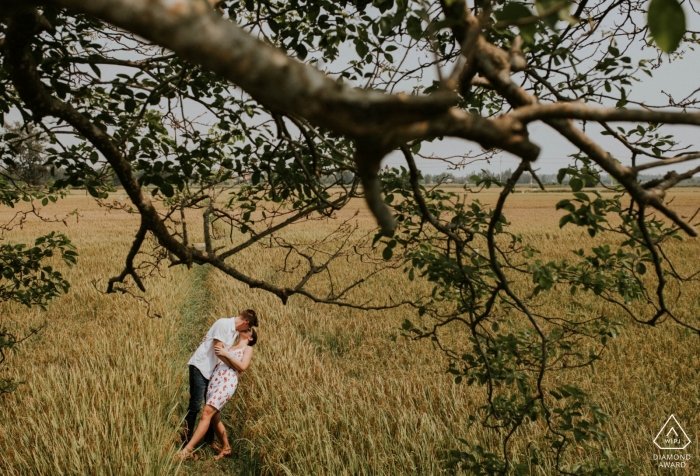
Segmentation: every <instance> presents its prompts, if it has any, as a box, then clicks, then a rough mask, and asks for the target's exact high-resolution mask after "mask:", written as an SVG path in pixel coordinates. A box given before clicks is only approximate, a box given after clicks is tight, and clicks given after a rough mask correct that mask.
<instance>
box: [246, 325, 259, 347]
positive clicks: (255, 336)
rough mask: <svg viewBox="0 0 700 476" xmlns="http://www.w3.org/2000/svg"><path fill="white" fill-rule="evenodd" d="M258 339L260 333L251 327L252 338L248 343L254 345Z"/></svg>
mask: <svg viewBox="0 0 700 476" xmlns="http://www.w3.org/2000/svg"><path fill="white" fill-rule="evenodd" d="M257 341H258V333H257V332H255V329H253V328H252V327H251V328H250V340H249V341H248V345H249V346H251V347H253V346H254V345H255V343H256V342H257Z"/></svg>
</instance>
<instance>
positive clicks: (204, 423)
mask: <svg viewBox="0 0 700 476" xmlns="http://www.w3.org/2000/svg"><path fill="white" fill-rule="evenodd" d="M215 416H216V418H217V419H218V421H219V422H220V421H221V420H220V419H219V410H217V409H216V408H214V407H212V406H211V405H205V406H204V411H203V412H202V418H201V419H200V420H199V425H197V429H196V430H195V431H194V435H192V439H191V440H190V441H189V443H187V446H185V447H184V448H183V449H182V451H180V453H178V454H179V455H180V457H182V458H184V457H187V455H189V454H190V453H192V450H193V449H194V447H195V446H196V445H197V443H199V442H200V441H201V439H202V438H204V435H205V434H206V433H207V430H208V429H209V425H210V424H211V423H212V419H213V418H214V417H215ZM214 428H215V429H216V427H214ZM227 444H228V441H227Z"/></svg>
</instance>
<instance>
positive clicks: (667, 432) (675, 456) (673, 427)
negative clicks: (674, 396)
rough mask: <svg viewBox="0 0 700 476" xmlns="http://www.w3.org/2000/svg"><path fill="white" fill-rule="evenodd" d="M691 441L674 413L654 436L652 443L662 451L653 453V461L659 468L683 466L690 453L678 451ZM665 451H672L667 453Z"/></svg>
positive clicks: (685, 464)
mask: <svg viewBox="0 0 700 476" xmlns="http://www.w3.org/2000/svg"><path fill="white" fill-rule="evenodd" d="M690 443H691V441H690V438H689V437H688V434H687V433H686V432H685V430H684V429H683V427H682V426H681V424H680V423H678V420H677V419H676V417H675V416H674V415H671V416H670V417H668V420H666V423H664V426H662V427H661V430H660V431H659V433H658V434H657V435H656V438H654V444H655V445H656V447H657V448H659V449H660V450H664V452H663V453H660V454H656V453H655V454H654V457H653V461H654V463H658V465H659V468H685V467H687V465H688V462H689V461H690V454H687V453H686V454H683V453H679V452H678V451H679V450H684V449H686V448H687V447H688V445H689V444H690ZM667 451H674V452H673V453H668V452H667Z"/></svg>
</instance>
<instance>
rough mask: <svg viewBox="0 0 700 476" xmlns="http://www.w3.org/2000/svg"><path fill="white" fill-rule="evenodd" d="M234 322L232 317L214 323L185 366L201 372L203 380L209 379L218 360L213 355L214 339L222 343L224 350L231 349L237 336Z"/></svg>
mask: <svg viewBox="0 0 700 476" xmlns="http://www.w3.org/2000/svg"><path fill="white" fill-rule="evenodd" d="M235 320H236V319H235V318H234V317H230V318H229V317H225V318H223V319H219V320H218V321H216V322H215V323H214V325H213V326H211V329H209V332H207V335H206V336H204V339H202V343H201V344H199V347H198V348H197V350H196V351H195V353H194V355H193V356H192V358H191V359H190V361H189V362H187V365H194V366H195V367H197V368H198V369H199V371H200V372H202V375H203V376H204V378H206V379H209V377H211V374H212V372H213V371H214V367H216V364H217V363H218V362H219V358H218V357H217V356H216V354H215V353H214V339H216V340H219V341H221V342H223V344H224V347H225V348H226V349H228V348H229V347H231V346H232V345H233V342H234V341H235V340H236V337H237V336H238V331H237V330H236V322H235Z"/></svg>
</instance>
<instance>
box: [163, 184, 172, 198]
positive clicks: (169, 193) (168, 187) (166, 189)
mask: <svg viewBox="0 0 700 476" xmlns="http://www.w3.org/2000/svg"><path fill="white" fill-rule="evenodd" d="M160 191H161V193H163V195H165V196H166V197H168V198H170V197H172V196H173V195H174V194H175V190H173V186H172V185H170V184H169V183H163V185H161V186H160Z"/></svg>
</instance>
